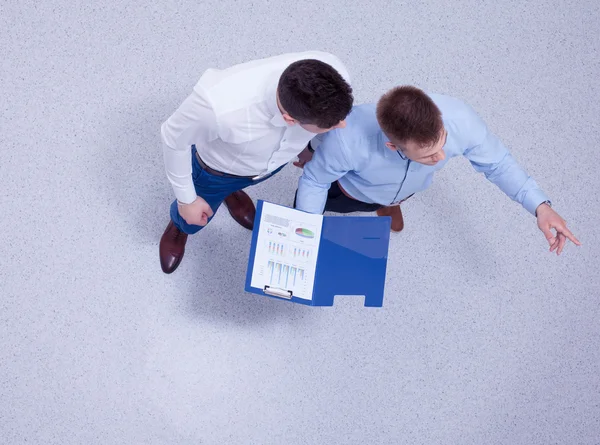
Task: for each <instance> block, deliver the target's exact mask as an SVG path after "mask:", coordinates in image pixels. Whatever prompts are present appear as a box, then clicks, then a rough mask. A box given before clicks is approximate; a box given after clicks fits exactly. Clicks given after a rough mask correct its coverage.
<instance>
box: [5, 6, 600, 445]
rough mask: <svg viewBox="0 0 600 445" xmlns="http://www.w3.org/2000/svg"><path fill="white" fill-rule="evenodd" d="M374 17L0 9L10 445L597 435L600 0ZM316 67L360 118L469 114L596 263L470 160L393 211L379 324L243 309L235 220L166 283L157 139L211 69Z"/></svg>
mask: <svg viewBox="0 0 600 445" xmlns="http://www.w3.org/2000/svg"><path fill="white" fill-rule="evenodd" d="M92 3H98V4H97V5H95V6H90V5H91V4H92ZM367 3H368V2H362V3H358V2H345V1H341V0H332V1H329V2H327V3H325V4H322V5H320V6H318V7H317V6H316V5H315V4H313V3H309V2H306V1H302V0H301V1H285V2H275V1H265V0H262V1H255V2H243V1H236V2H233V1H225V2H219V1H216V0H212V1H202V2H197V1H190V0H181V1H177V2H172V1H170V2H167V1H158V2H146V1H126V2H123V1H116V0H107V1H104V2H81V1H72V2H67V1H65V0H47V1H44V2H33V1H30V0H28V1H17V0H8V1H4V2H2V4H1V5H0V53H1V57H0V61H1V62H0V80H1V82H2V83H1V85H0V94H1V95H2V99H1V102H0V105H1V108H0V110H1V115H2V116H1V118H0V126H1V129H0V162H1V164H0V172H1V178H2V186H1V193H0V200H1V201H0V204H1V208H2V212H1V213H0V226H1V231H0V246H1V255H0V293H1V298H0V305H1V308H0V311H1V312H0V316H1V325H0V334H1V337H0V399H1V401H0V443H2V444H9V445H16V444H23V443H28V444H44V445H45V444H61V445H67V444H111V445H112V444H151V445H153V444H182V445H187V444H199V443H202V444H219V445H221V444H283V443H286V444H290V445H292V444H319V445H321V444H427V445H431V444H510V445H518V444H523V445H533V444H540V445H542V444H544V445H546V444H569V445H575V444H590V445H592V444H598V443H599V442H600V395H599V394H600V364H599V363H600V321H599V316H600V310H599V302H600V273H599V272H598V269H599V266H600V260H599V259H598V258H599V255H598V251H599V247H600V235H599V234H598V217H599V215H600V199H599V197H598V196H599V193H600V192H599V190H600V179H599V178H600V174H599V173H598V147H599V146H600V124H599V118H598V117H599V116H600V98H599V93H600V89H599V87H598V79H599V78H600V62H599V60H600V58H599V56H600V54H599V49H600V32H599V29H600V6H599V4H598V2H596V1H593V0H577V1H575V0H568V1H565V0H534V1H531V2H516V1H509V0H499V1H493V2H492V1H479V0H468V1H457V2H448V1H443V0H437V1H431V2H386V1H376V2H370V4H367ZM313 48H317V49H324V50H328V51H331V52H334V53H336V54H337V55H339V56H340V57H341V58H342V59H343V60H344V61H345V62H346V64H347V65H348V67H349V68H350V70H351V72H352V73H353V77H354V86H355V89H356V93H357V94H356V96H357V101H358V102H367V101H374V100H376V98H377V97H378V96H379V95H380V94H381V93H382V92H383V91H385V90H386V89H387V88H388V87H391V86H393V85H396V84H399V83H413V84H416V85H419V86H421V87H423V88H426V89H428V90H430V91H436V92H442V93H447V94H451V95H455V96H458V97H461V98H463V99H464V100H466V101H468V102H470V103H471V104H472V105H473V106H474V107H475V108H476V109H477V110H478V111H479V112H480V113H481V114H482V115H483V116H484V118H485V119H486V121H487V122H488V123H489V125H490V127H491V128H493V129H494V130H495V131H496V132H497V133H498V134H499V135H500V136H501V137H502V138H503V140H504V141H505V142H506V143H507V144H508V145H509V146H510V147H511V149H512V151H513V153H514V155H515V156H516V157H517V158H518V159H519V160H520V161H521V162H522V163H523V164H524V165H525V166H527V167H528V169H529V171H530V172H531V173H532V174H533V175H534V177H535V178H536V179H537V181H538V182H539V183H540V184H541V185H542V186H543V188H544V189H545V190H546V191H547V192H548V193H549V194H550V195H551V197H552V198H553V200H554V204H555V208H557V209H558V211H559V212H560V213H561V214H563V216H564V217H565V218H566V219H567V220H568V221H569V223H570V226H571V228H572V229H573V231H574V232H575V233H576V235H578V236H579V237H580V239H581V240H582V242H583V243H584V246H583V247H582V248H579V249H576V248H574V247H573V246H572V245H569V246H568V247H567V249H566V251H565V253H564V255H563V256H562V257H560V258H557V257H556V256H553V255H550V254H548V253H547V251H546V250H547V247H546V242H545V240H544V238H543V236H542V235H541V233H539V232H538V229H537V228H536V225H535V220H534V219H533V218H532V217H531V216H530V215H528V214H527V213H526V212H525V211H524V210H522V209H521V208H520V207H519V206H517V205H516V204H514V203H512V202H510V201H509V200H508V199H507V198H506V197H505V196H504V195H502V193H501V192H499V191H498V190H497V189H495V188H494V187H493V186H492V185H490V184H488V183H487V181H486V180H485V179H484V178H483V177H480V176H478V175H477V174H476V173H475V172H474V171H473V170H472V169H471V167H470V166H469V165H468V163H467V162H466V161H464V160H456V161H454V162H452V163H451V164H450V165H449V166H448V168H447V169H445V170H444V171H443V172H442V173H441V174H439V175H438V176H437V178H436V182H435V184H434V186H433V187H432V188H431V189H430V190H428V191H427V192H426V193H423V194H421V195H420V196H417V197H415V198H414V199H412V200H411V201H410V202H408V203H407V204H406V205H405V206H404V213H405V218H406V229H405V232H403V233H402V234H400V235H396V236H393V240H392V242H391V249H390V261H389V274H388V279H387V293H386V300H385V305H384V308H383V309H365V308H363V307H362V302H361V301H359V300H358V299H352V298H345V299H340V300H338V301H337V304H336V305H335V306H334V307H333V308H329V309H315V308H307V307H303V306H295V305H290V304H286V303H281V302H278V301H273V300H271V299H267V298H261V297H258V296H254V295H249V294H245V293H244V292H243V291H242V288H243V281H244V274H245V271H246V261H247V254H248V249H249V233H248V232H245V231H244V230H243V229H242V228H240V227H238V226H236V225H235V224H234V222H233V221H232V220H231V219H230V217H229V215H228V214H227V212H222V211H221V212H220V213H219V214H218V215H217V216H216V218H215V220H214V223H213V224H212V225H211V226H210V227H209V228H208V229H207V230H206V231H205V232H203V233H202V234H201V235H199V236H195V237H193V238H191V239H190V242H189V247H188V253H187V256H186V258H185V261H184V263H183V264H182V266H181V267H180V269H179V270H178V271H177V272H176V273H175V274H173V275H172V276H166V275H163V274H162V273H161V271H160V267H159V263H158V256H157V255H158V240H159V237H160V235H161V233H162V230H163V229H164V226H165V225H166V223H167V221H168V213H167V209H168V205H169V203H170V200H171V197H172V194H171V191H170V188H169V185H168V183H167V181H166V178H165V176H164V173H163V167H162V159H161V152H160V143H159V125H160V123H161V122H162V121H163V120H164V119H165V118H166V117H167V116H169V114H170V113H171V112H172V111H173V110H174V109H175V108H176V107H177V106H178V104H179V103H180V101H182V100H183V99H184V98H185V96H186V95H187V94H188V92H189V91H190V89H191V88H192V86H193V85H194V83H195V82H196V81H197V79H198V77H199V76H200V75H201V73H202V71H203V70H204V69H206V68H208V67H213V66H216V67H226V66H228V65H231V64H234V63H237V62H242V61H246V60H249V59H253V58H259V57H263V56H268V55H273V54H279V53H282V52H288V51H296V50H305V49H313ZM298 174H299V172H298V170H297V169H296V168H294V167H292V166H290V167H287V168H286V169H285V170H284V172H283V173H282V174H281V175H279V176H278V177H276V178H274V179H273V180H271V181H268V182H266V183H265V184H262V185H261V186H259V187H256V188H255V189H252V190H251V195H252V196H253V197H254V198H256V197H263V198H266V199H269V200H273V201H275V202H280V203H284V204H289V203H290V202H291V199H292V194H293V191H294V189H295V181H296V178H297V176H298Z"/></svg>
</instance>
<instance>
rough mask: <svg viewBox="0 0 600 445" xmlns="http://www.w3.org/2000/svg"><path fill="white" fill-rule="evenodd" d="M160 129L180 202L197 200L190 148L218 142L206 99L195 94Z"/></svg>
mask: <svg viewBox="0 0 600 445" xmlns="http://www.w3.org/2000/svg"><path fill="white" fill-rule="evenodd" d="M160 130H161V131H160V132H161V136H162V141H163V158H164V162H165V170H166V173H167V178H169V182H170V183H171V185H172V186H173V191H174V192H175V197H176V198H177V201H179V202H180V203H183V204H190V203H192V202H194V200H195V199H196V190H195V188H194V183H193V181H192V162H191V149H190V147H191V145H192V144H194V143H202V142H208V141H210V140H214V139H216V137H217V122H216V117H215V113H214V111H213V110H212V108H211V107H210V105H209V104H208V102H207V101H206V99H204V98H203V97H202V96H200V95H199V94H198V93H197V92H195V91H194V92H193V93H192V94H190V95H189V96H188V97H187V98H186V99H185V100H184V101H183V103H182V104H181V105H180V106H179V108H177V110H176V111H175V112H174V113H173V114H172V115H171V117H169V119H167V120H166V121H165V122H164V123H163V124H162V126H161V129H160Z"/></svg>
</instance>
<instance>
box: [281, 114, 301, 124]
mask: <svg viewBox="0 0 600 445" xmlns="http://www.w3.org/2000/svg"><path fill="white" fill-rule="evenodd" d="M282 116H283V120H284V121H285V123H286V124H288V125H296V124H297V123H298V121H297V120H296V119H294V118H293V117H292V116H290V115H289V114H287V113H283V114H282Z"/></svg>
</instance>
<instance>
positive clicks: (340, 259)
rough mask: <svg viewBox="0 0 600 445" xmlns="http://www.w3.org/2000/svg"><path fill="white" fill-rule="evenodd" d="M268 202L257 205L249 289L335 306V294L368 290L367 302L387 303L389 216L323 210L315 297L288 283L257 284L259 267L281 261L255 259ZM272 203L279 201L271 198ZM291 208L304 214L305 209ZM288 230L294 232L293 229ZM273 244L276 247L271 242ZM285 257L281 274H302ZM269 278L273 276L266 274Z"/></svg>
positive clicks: (367, 304) (299, 232)
mask: <svg viewBox="0 0 600 445" xmlns="http://www.w3.org/2000/svg"><path fill="white" fill-rule="evenodd" d="M265 202H266V201H262V200H259V201H258V203H257V206H256V217H255V222H254V229H253V231H252V244H251V247H250V257H249V261H248V270H247V273H246V285H245V290H246V291H247V292H250V293H254V294H259V295H266V296H268V297H272V298H277V299H281V300H286V301H291V302H292V303H298V304H304V305H309V306H333V301H334V297H335V296H344V295H351V296H364V298H365V307H382V306H383V297H384V288H385V275H386V269H387V259H388V250H389V241H390V226H391V221H392V220H391V218H390V217H389V216H387V217H380V216H320V215H319V216H320V218H322V225H321V227H320V230H319V233H320V242H319V246H318V251H317V252H316V268H315V271H314V277H313V278H314V282H313V283H314V284H313V286H312V295H311V298H310V299H308V298H299V297H298V296H297V295H296V294H295V292H294V290H293V289H290V286H286V285H285V284H277V285H273V284H272V283H265V284H264V285H263V286H260V287H259V286H256V285H255V286H252V280H253V272H254V270H255V268H261V269H260V272H257V273H261V274H262V273H263V272H262V271H266V270H270V271H271V272H270V274H271V275H272V274H273V271H274V270H277V269H274V268H275V267H276V266H271V264H270V263H271V260H269V264H268V265H265V264H258V262H257V261H256V253H257V246H258V240H259V233H260V228H261V222H262V223H264V221H263V204H264V203H265ZM269 205H275V204H272V203H269ZM275 206H277V205H275ZM278 207H284V206H278ZM287 209H289V210H291V211H293V212H298V213H300V214H305V213H304V212H302V211H300V210H295V209H290V208H287ZM289 230H290V231H291V232H290V233H292V235H293V234H294V229H293V228H292V229H289ZM311 233H312V232H311ZM295 234H296V235H298V236H303V232H302V229H295ZM285 236H287V234H286V235H285ZM277 249H279V247H278V248H277ZM288 249H289V247H288ZM269 250H271V248H270V246H269ZM273 261H277V260H273ZM280 261H281V262H277V263H275V264H277V265H278V266H277V267H278V270H279V274H281V273H282V271H283V273H287V274H290V273H294V277H297V275H298V271H297V270H296V271H294V270H293V268H294V266H293V261H289V262H288V263H289V264H286V260H280ZM261 263H264V261H262V262H261ZM286 266H287V269H286ZM257 271H258V269H257ZM267 275H268V274H267ZM265 280H266V281H268V279H267V278H265ZM255 284H256V282H255Z"/></svg>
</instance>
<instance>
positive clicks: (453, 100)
mask: <svg viewBox="0 0 600 445" xmlns="http://www.w3.org/2000/svg"><path fill="white" fill-rule="evenodd" d="M428 96H429V97H430V98H431V99H432V100H433V102H434V103H435V104H436V105H437V107H438V108H439V109H440V111H441V112H442V116H443V117H444V119H462V118H465V117H470V115H471V113H472V112H473V109H472V108H471V106H470V105H468V104H467V103H466V102H464V101H463V100H461V99H459V98H457V97H452V96H447V95H445V94H437V93H428Z"/></svg>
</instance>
